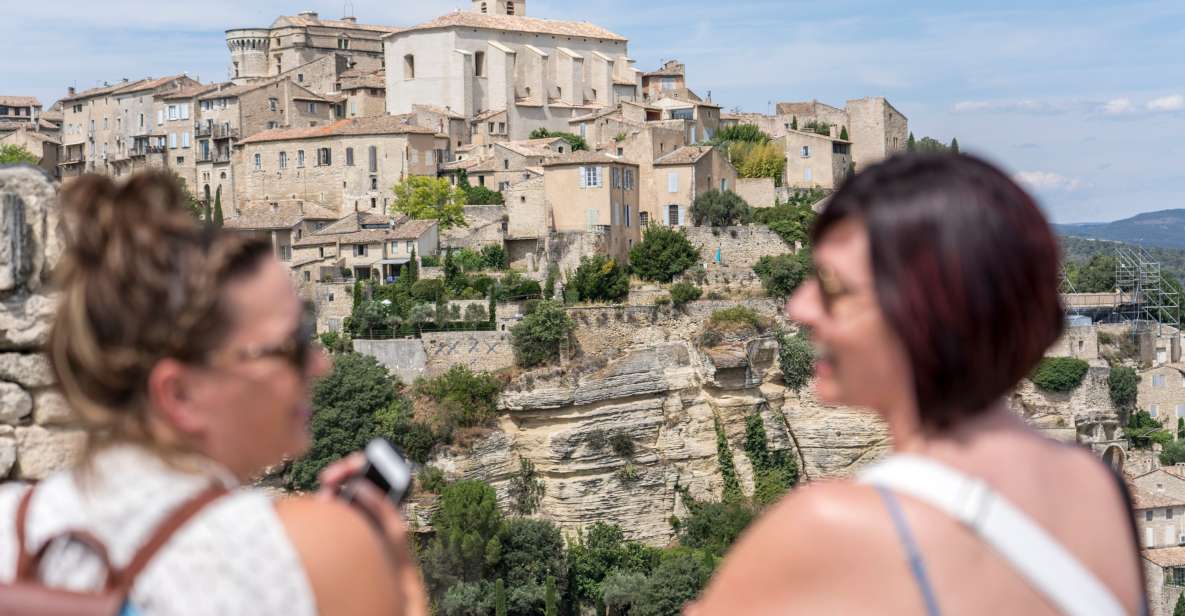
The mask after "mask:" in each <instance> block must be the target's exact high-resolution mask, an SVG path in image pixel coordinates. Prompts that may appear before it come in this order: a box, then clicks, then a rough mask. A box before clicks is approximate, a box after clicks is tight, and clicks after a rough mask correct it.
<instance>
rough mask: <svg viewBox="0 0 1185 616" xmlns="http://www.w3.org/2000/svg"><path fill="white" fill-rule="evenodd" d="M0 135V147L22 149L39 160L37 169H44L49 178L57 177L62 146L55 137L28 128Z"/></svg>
mask: <svg viewBox="0 0 1185 616" xmlns="http://www.w3.org/2000/svg"><path fill="white" fill-rule="evenodd" d="M0 135H2V136H0V146H5V145H15V146H17V147H21V148H24V149H25V150H26V151H28V152H29V153H30V154H32V155H34V156H37V157H38V158H39V160H38V161H37V166H38V167H41V168H42V169H44V170H45V172H46V173H48V174H49V175H50V176H51V177H54V178H57V177H59V175H58V173H59V172H58V152H59V150H61V147H62V144H61V143H60V142H58V140H57V139H56V138H55V137H52V136H50V135H47V134H45V133H41V132H37V131H35V130H32V129H30V128H18V129H17V130H15V131H13V132H11V133H7V134H3V133H0Z"/></svg>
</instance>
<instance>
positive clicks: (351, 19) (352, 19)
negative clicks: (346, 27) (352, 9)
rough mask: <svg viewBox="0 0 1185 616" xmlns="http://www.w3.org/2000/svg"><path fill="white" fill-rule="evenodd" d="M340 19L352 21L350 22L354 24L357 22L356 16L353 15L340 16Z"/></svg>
mask: <svg viewBox="0 0 1185 616" xmlns="http://www.w3.org/2000/svg"><path fill="white" fill-rule="evenodd" d="M342 21H348V22H350V23H352V24H356V23H358V18H357V17H353V16H351V17H342Z"/></svg>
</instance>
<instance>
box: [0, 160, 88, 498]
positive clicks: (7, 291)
mask: <svg viewBox="0 0 1185 616" xmlns="http://www.w3.org/2000/svg"><path fill="white" fill-rule="evenodd" d="M56 190H57V186H56V185H54V184H53V183H52V182H51V181H50V180H49V179H48V178H47V177H46V176H45V175H43V173H42V172H41V171H39V170H35V169H34V168H32V167H7V168H0V480H3V479H7V478H17V479H42V478H44V477H46V476H48V475H49V474H50V473H52V472H53V471H55V470H58V469H61V468H65V467H67V466H69V465H70V464H71V463H72V462H73V461H74V460H75V459H76V457H77V455H78V454H79V453H80V452H81V451H82V448H83V447H84V445H85V435H84V433H83V432H82V431H81V430H79V429H78V428H77V427H76V425H75V421H74V418H73V417H72V415H71V412H70V411H69V409H68V407H67V406H66V404H65V401H64V400H63V399H62V397H61V395H60V394H58V393H57V391H56V388H55V387H54V376H53V373H52V371H51V370H50V367H49V361H48V360H47V359H46V356H45V355H44V353H43V351H42V347H43V346H44V345H45V343H46V342H47V341H48V339H49V331H50V326H51V323H52V319H53V310H54V306H55V304H56V298H55V297H54V295H53V294H52V292H51V291H50V289H49V286H48V285H49V281H50V271H51V269H52V268H53V266H54V264H55V263H56V262H57V260H58V259H59V258H60V256H61V253H62V249H63V245H62V242H63V229H62V220H61V217H60V213H59V211H58V205H57V196H56Z"/></svg>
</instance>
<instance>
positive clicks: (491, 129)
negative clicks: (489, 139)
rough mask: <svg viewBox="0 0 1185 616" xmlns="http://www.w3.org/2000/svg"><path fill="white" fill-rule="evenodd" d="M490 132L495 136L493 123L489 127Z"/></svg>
mask: <svg viewBox="0 0 1185 616" xmlns="http://www.w3.org/2000/svg"><path fill="white" fill-rule="evenodd" d="M488 132H489V133H490V134H491V135H492V134H494V123H493V122H490V126H489V130H488Z"/></svg>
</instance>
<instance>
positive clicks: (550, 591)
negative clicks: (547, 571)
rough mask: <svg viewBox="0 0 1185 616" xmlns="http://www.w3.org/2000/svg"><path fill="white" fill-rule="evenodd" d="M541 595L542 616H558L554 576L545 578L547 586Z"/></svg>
mask: <svg viewBox="0 0 1185 616" xmlns="http://www.w3.org/2000/svg"><path fill="white" fill-rule="evenodd" d="M544 593H545V594H544V595H543V616H558V614H559V606H558V605H556V597H555V576H554V575H549V576H547V586H546V590H545V591H544Z"/></svg>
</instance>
